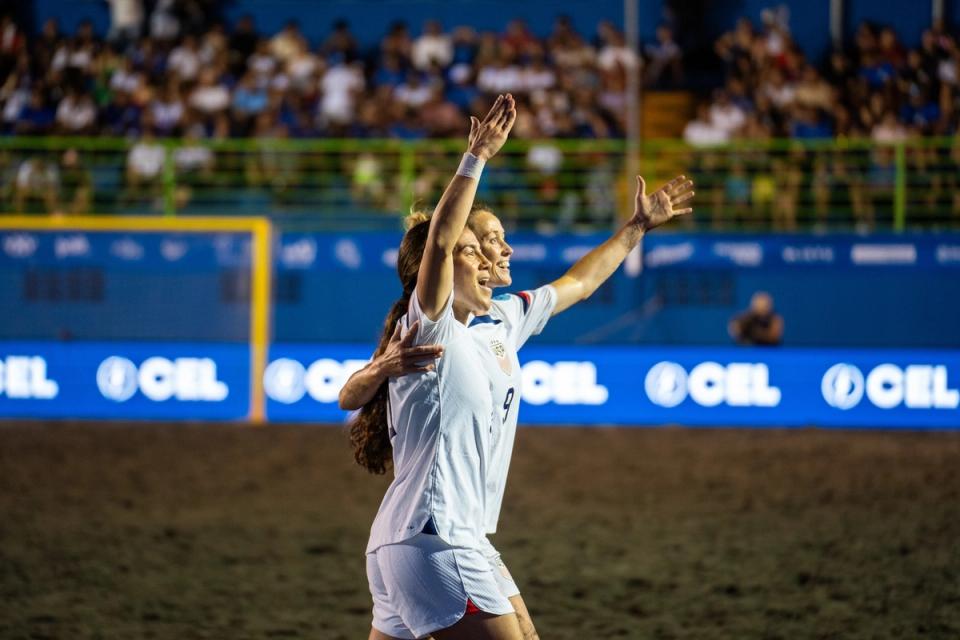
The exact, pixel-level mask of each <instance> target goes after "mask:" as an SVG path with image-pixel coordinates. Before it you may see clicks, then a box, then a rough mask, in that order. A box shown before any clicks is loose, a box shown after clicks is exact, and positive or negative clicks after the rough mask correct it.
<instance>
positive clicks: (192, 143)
mask: <svg viewBox="0 0 960 640" xmlns="http://www.w3.org/2000/svg"><path fill="white" fill-rule="evenodd" d="M203 135H204V130H203V127H202V126H201V125H196V124H195V125H192V126H190V127H188V128H187V132H186V136H184V140H183V145H182V146H180V147H177V148H176V149H174V151H173V166H174V170H175V172H176V176H177V188H176V192H175V194H174V198H175V202H176V206H177V208H178V209H182V208H183V207H185V206H187V205H188V204H189V203H190V201H191V200H192V199H193V191H194V189H195V188H197V187H203V186H205V185H208V184H209V183H210V179H211V176H212V175H213V167H214V156H213V150H211V149H210V147H209V146H207V145H204V144H203V143H202V142H201V139H202V138H203Z"/></svg>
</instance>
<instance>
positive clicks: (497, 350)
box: [490, 339, 507, 358]
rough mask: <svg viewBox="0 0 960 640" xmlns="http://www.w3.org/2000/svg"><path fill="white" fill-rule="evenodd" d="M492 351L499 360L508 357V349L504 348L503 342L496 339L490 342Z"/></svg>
mask: <svg viewBox="0 0 960 640" xmlns="http://www.w3.org/2000/svg"><path fill="white" fill-rule="evenodd" d="M490 350H491V351H493V355H495V356H497V357H498V358H502V357H504V356H506V355H507V348H506V347H504V346H503V343H502V342H500V341H499V340H496V339H494V340H491V341H490Z"/></svg>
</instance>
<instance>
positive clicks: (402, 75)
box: [372, 53, 407, 88]
mask: <svg viewBox="0 0 960 640" xmlns="http://www.w3.org/2000/svg"><path fill="white" fill-rule="evenodd" d="M406 77H407V74H406V72H405V71H404V70H403V66H402V65H401V62H400V58H399V57H398V56H397V55H396V54H392V53H391V54H388V55H385V56H383V59H382V60H381V61H380V65H379V66H378V67H377V70H376V72H375V73H374V74H373V79H372V81H373V86H374V87H383V86H386V87H391V88H396V87H399V86H400V85H401V84H403V81H404V80H405V79H406Z"/></svg>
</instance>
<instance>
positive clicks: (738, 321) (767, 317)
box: [727, 291, 783, 346]
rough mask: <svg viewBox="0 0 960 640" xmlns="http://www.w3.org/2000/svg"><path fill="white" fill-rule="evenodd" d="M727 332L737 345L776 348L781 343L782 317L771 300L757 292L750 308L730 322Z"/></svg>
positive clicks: (768, 295)
mask: <svg viewBox="0 0 960 640" xmlns="http://www.w3.org/2000/svg"><path fill="white" fill-rule="evenodd" d="M727 330H728V331H729V332H730V337H732V338H733V339H734V340H735V341H736V342H737V344H743V345H755V346H777V345H780V344H781V343H782V342H783V317H781V316H780V314H778V313H777V312H776V311H775V310H774V308H773V298H772V297H770V294H769V293H767V292H765V291H757V292H756V293H754V294H753V297H751V298H750V308H749V309H747V310H746V311H744V312H743V313H741V314H740V315H738V316H736V317H735V318H734V319H733V320H731V321H730V323H729V325H728V326H727Z"/></svg>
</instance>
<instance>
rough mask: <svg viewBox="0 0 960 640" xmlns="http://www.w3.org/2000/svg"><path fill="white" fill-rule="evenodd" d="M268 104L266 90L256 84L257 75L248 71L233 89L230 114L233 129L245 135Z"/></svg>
mask: <svg viewBox="0 0 960 640" xmlns="http://www.w3.org/2000/svg"><path fill="white" fill-rule="evenodd" d="M267 106H268V96H267V91H266V89H265V88H263V87H259V86H257V77H256V76H255V75H254V74H253V72H252V71H248V72H247V73H246V74H245V75H244V76H243V78H241V79H240V84H238V85H237V88H236V89H234V91H233V102H232V112H231V114H232V116H233V123H234V131H236V132H237V133H239V134H240V135H243V136H247V135H249V134H250V132H251V131H252V130H253V123H254V121H255V120H256V118H257V116H259V115H260V114H261V113H263V112H264V111H265V110H266V109H267Z"/></svg>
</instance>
